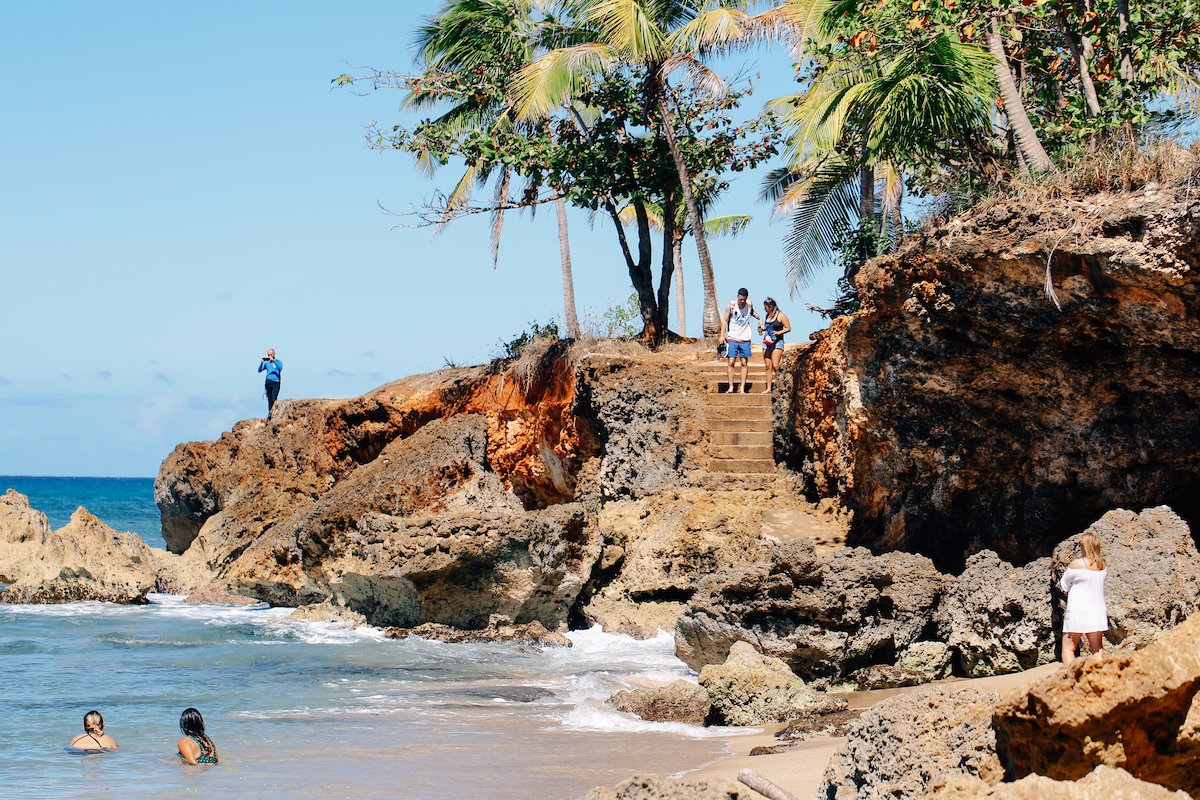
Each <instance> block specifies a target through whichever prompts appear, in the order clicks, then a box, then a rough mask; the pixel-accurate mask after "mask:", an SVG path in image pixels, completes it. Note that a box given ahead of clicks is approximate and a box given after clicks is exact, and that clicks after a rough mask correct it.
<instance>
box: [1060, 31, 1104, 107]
mask: <svg viewBox="0 0 1200 800" xmlns="http://www.w3.org/2000/svg"><path fill="white" fill-rule="evenodd" d="M1058 19H1059V22H1060V23H1062V26H1063V33H1064V34H1066V37H1067V45H1068V46H1069V47H1070V48H1071V56H1072V57H1073V58H1074V59H1075V69H1077V70H1079V88H1080V90H1081V91H1082V93H1083V102H1084V105H1085V106H1086V107H1087V112H1088V116H1089V117H1098V116H1100V98H1099V97H1098V96H1097V95H1096V84H1095V83H1093V82H1092V73H1091V70H1089V69H1088V64H1087V57H1086V56H1085V55H1084V53H1085V51H1086V50H1087V49H1088V48H1087V46H1086V45H1087V37H1086V36H1080V35H1077V34H1076V33H1075V31H1073V30H1071V22H1070V20H1068V19H1067V15H1066V13H1065V12H1062V13H1060V14H1059V15H1058Z"/></svg>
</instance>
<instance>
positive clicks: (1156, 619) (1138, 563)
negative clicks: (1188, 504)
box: [1053, 506, 1200, 643]
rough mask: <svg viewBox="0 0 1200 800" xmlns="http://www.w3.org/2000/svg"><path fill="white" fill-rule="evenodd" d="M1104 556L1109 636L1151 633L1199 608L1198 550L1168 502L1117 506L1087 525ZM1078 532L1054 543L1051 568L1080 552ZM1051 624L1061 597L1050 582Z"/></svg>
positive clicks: (1118, 639)
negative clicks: (1137, 509)
mask: <svg viewBox="0 0 1200 800" xmlns="http://www.w3.org/2000/svg"><path fill="white" fill-rule="evenodd" d="M1088 530H1089V531H1091V532H1092V533H1094V534H1096V536H1097V537H1098V538H1099V540H1100V549H1101V552H1102V553H1103V554H1104V558H1105V560H1106V561H1107V562H1108V576H1107V577H1106V579H1105V582H1104V594H1105V601H1106V605H1107V606H1108V622H1109V631H1108V639H1109V641H1110V642H1112V643H1120V642H1123V641H1124V640H1125V639H1127V638H1130V637H1133V638H1135V639H1144V638H1153V637H1154V636H1156V635H1157V634H1158V633H1159V632H1161V631H1163V630H1166V629H1167V628H1171V627H1173V626H1175V625H1178V624H1179V623H1180V622H1182V621H1183V620H1185V619H1187V618H1188V617H1189V616H1191V615H1192V614H1194V613H1196V612H1197V611H1200V551H1198V550H1197V548H1196V540H1195V538H1194V537H1193V536H1192V531H1191V529H1190V528H1189V527H1188V524H1187V523H1186V522H1185V521H1184V520H1183V519H1182V518H1181V517H1180V516H1179V515H1178V514H1176V513H1175V512H1174V511H1173V510H1171V509H1170V508H1169V507H1167V506H1159V507H1157V508H1148V509H1146V510H1144V511H1142V512H1141V513H1135V512H1133V511H1126V510H1124V509H1117V510H1115V511H1110V512H1108V513H1107V514H1105V515H1104V516H1103V517H1101V518H1100V519H1099V520H1097V521H1096V522H1094V523H1093V524H1092V525H1090V526H1089V527H1088ZM1078 542H1079V537H1078V536H1073V537H1071V538H1069V539H1066V540H1064V541H1063V542H1061V543H1060V544H1059V545H1058V547H1056V548H1055V549H1054V554H1053V561H1054V569H1055V574H1056V575H1059V574H1061V571H1062V570H1063V569H1064V568H1065V567H1066V565H1067V564H1069V563H1070V562H1071V561H1072V560H1073V559H1075V558H1078V557H1079V552H1078ZM1055 601H1056V603H1055V609H1054V610H1055V627H1056V629H1059V628H1061V625H1062V614H1063V611H1064V610H1065V608H1066V598H1065V597H1063V596H1062V594H1061V592H1059V591H1058V589H1057V585H1055Z"/></svg>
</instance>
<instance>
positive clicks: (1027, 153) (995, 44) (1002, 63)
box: [988, 17, 1054, 172]
mask: <svg viewBox="0 0 1200 800" xmlns="http://www.w3.org/2000/svg"><path fill="white" fill-rule="evenodd" d="M988 50H989V51H991V54H992V59H993V61H992V69H993V70H994V71H995V73H996V83H997V84H999V86H1000V96H1001V97H1002V98H1003V99H1004V113H1005V115H1006V116H1007V117H1008V124H1009V128H1010V129H1011V130H1012V135H1013V139H1014V140H1015V141H1016V143H1017V151H1018V152H1019V153H1020V155H1021V157H1022V159H1024V162H1025V163H1026V164H1028V165H1029V166H1030V167H1033V168H1034V169H1036V170H1039V171H1041V172H1048V171H1049V170H1050V169H1051V168H1052V167H1053V166H1054V164H1053V163H1052V162H1051V161H1050V156H1049V155H1047V153H1046V148H1044V147H1042V142H1041V140H1040V139H1039V138H1038V135H1037V131H1035V130H1034V129H1033V123H1032V122H1030V121H1029V114H1028V112H1026V111H1025V101H1024V100H1022V99H1021V90H1020V89H1018V88H1017V82H1016V80H1015V79H1014V78H1013V74H1012V69H1010V68H1009V66H1008V53H1007V52H1005V50H1004V37H1003V36H1002V35H1001V33H1000V21H999V20H998V19H997V18H995V17H993V18H992V20H991V23H990V27H989V29H988Z"/></svg>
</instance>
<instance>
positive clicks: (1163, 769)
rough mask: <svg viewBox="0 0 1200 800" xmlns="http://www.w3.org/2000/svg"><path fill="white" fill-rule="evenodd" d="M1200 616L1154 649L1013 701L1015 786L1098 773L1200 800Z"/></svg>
mask: <svg viewBox="0 0 1200 800" xmlns="http://www.w3.org/2000/svg"><path fill="white" fill-rule="evenodd" d="M1198 693H1200V614H1194V615H1192V616H1191V617H1189V618H1188V619H1187V620H1186V621H1185V622H1183V623H1182V624H1180V625H1179V626H1177V627H1175V628H1172V629H1171V630H1169V631H1167V632H1166V633H1164V634H1162V635H1161V636H1160V637H1159V638H1158V640H1157V641H1155V642H1154V643H1153V644H1151V645H1149V646H1148V647H1146V648H1144V649H1142V650H1137V651H1131V650H1119V651H1116V652H1113V653H1102V654H1099V655H1096V656H1090V657H1088V658H1086V659H1076V660H1075V661H1074V662H1073V663H1072V664H1070V665H1069V666H1067V667H1065V668H1063V669H1062V670H1060V671H1058V672H1056V673H1055V674H1053V675H1050V676H1048V677H1046V678H1044V679H1042V680H1040V681H1038V682H1037V683H1035V684H1034V685H1033V686H1031V687H1030V688H1029V690H1028V691H1027V692H1024V693H1020V694H1017V695H1015V696H1013V697H1011V698H1009V699H1008V700H1006V701H1005V702H1004V703H1003V704H1002V705H1001V706H1000V707H999V708H998V709H997V710H996V713H995V729H996V737H997V741H998V749H999V752H1000V755H1001V757H1002V758H1003V760H1004V764H1005V766H1006V767H1007V769H1008V770H1009V772H1011V773H1012V774H1013V775H1014V776H1017V777H1021V776H1025V775H1029V774H1031V773H1036V774H1039V775H1045V776H1047V777H1049V778H1054V779H1056V780H1077V779H1079V778H1082V777H1083V776H1084V775H1087V774H1088V773H1089V772H1091V771H1092V770H1093V769H1094V768H1095V767H1097V766H1099V765H1107V766H1110V767H1120V768H1121V769H1123V770H1125V771H1127V772H1128V773H1130V774H1131V775H1133V776H1134V777H1136V778H1139V779H1140V780H1144V781H1149V782H1151V783H1157V784H1161V785H1163V786H1166V787H1168V788H1171V789H1182V790H1183V791H1185V792H1187V793H1189V794H1191V795H1193V796H1196V795H1198V794H1200V769H1197V768H1196V766H1197V764H1200V735H1198V733H1200V701H1198V700H1197V695H1198Z"/></svg>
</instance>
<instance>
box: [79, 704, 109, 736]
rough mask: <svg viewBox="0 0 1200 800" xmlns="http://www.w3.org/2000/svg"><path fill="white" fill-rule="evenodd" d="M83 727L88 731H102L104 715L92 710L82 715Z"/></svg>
mask: <svg viewBox="0 0 1200 800" xmlns="http://www.w3.org/2000/svg"><path fill="white" fill-rule="evenodd" d="M83 729H84V730H85V731H86V732H88V733H104V717H102V716H101V715H100V712H99V711H96V710H94V709H93V710H92V711H89V712H88V713H86V714H84V715H83Z"/></svg>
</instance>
